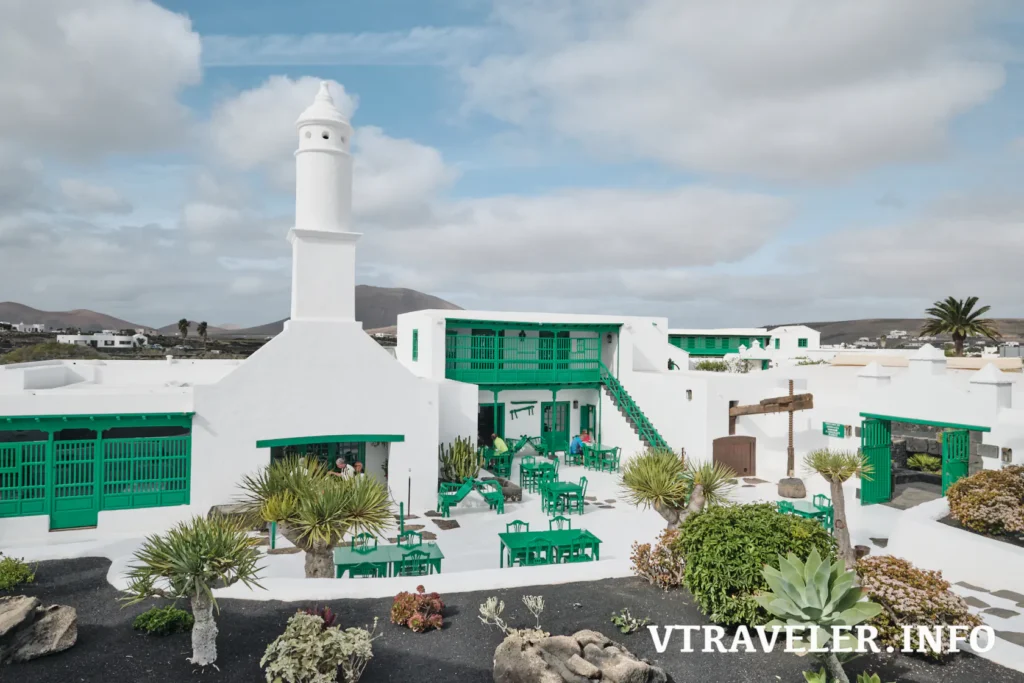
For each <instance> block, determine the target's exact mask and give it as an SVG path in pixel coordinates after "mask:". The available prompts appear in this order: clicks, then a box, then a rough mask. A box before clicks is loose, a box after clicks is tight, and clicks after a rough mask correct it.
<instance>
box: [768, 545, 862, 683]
mask: <svg viewBox="0 0 1024 683" xmlns="http://www.w3.org/2000/svg"><path fill="white" fill-rule="evenodd" d="M762 575H763V576H764V579H765V582H767V584H768V586H769V588H771V590H770V591H768V592H767V593H762V594H760V595H758V596H757V597H756V600H757V602H758V604H759V605H761V607H763V608H765V609H766V610H768V612H769V613H770V614H771V615H773V616H774V617H776V618H775V619H773V620H772V621H770V622H768V626H777V627H785V626H800V627H803V629H804V633H805V634H808V635H809V636H810V640H799V641H797V648H798V649H801V650H804V651H805V653H806V652H807V651H810V649H811V645H812V644H816V645H817V646H818V647H824V646H825V645H826V644H828V642H829V641H830V640H831V639H832V628H833V627H835V626H856V625H857V624H860V623H862V622H865V621H867V620H869V619H871V618H872V617H874V616H876V615H877V614H878V613H879V612H881V611H882V608H881V606H879V605H877V604H876V603H873V602H871V601H870V600H867V599H865V598H864V594H863V592H862V591H861V588H860V587H859V586H858V585H857V574H856V572H854V571H846V567H845V565H844V563H843V562H842V560H837V561H836V562H835V563H832V562H830V561H829V560H828V559H824V560H823V559H822V558H821V555H820V554H818V550H817V548H815V549H814V550H812V551H811V554H810V555H808V556H807V561H806V562H804V561H802V560H801V559H800V558H798V557H797V556H796V555H794V554H793V553H790V554H789V556H788V557H782V556H781V555H780V556H779V568H778V569H775V568H774V567H771V566H766V567H765V568H764V570H763V571H762ZM855 644H856V636H855V635H854V634H852V633H846V634H843V635H842V636H840V638H839V639H838V642H837V643H835V647H833V648H832V649H833V650H835V649H845V650H852V648H853V646H854V645H855ZM823 659H824V662H823V663H824V664H825V666H826V667H827V668H828V670H829V673H831V674H832V676H833V677H834V678H835V680H837V681H840V682H841V683H850V680H849V679H848V678H847V677H846V673H845V672H844V671H843V666H842V664H841V663H840V662H839V658H838V657H837V656H836V654H835V652H828V653H826V654H825V655H824V657H823Z"/></svg>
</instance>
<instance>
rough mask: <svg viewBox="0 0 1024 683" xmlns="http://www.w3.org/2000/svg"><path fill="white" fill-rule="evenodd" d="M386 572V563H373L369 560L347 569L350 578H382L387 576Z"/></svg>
mask: <svg viewBox="0 0 1024 683" xmlns="http://www.w3.org/2000/svg"><path fill="white" fill-rule="evenodd" d="M387 574H388V568H387V565H379V564H373V563H370V562H363V563H362V564H357V565H356V566H354V567H350V568H349V570H348V575H349V578H352V579H376V578H383V577H385V576H387Z"/></svg>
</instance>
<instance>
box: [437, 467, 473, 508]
mask: <svg viewBox="0 0 1024 683" xmlns="http://www.w3.org/2000/svg"><path fill="white" fill-rule="evenodd" d="M472 490H473V480H472V479H470V478H469V477H466V480H465V481H464V482H463V483H462V484H456V483H454V482H450V481H443V482H441V489H440V490H439V491H438V492H437V511H438V512H440V513H441V516H442V517H448V516H449V514H450V511H451V508H452V506H454V505H458V504H459V503H461V502H462V501H463V499H464V498H465V497H466V496H468V495H469V492H470V491H472Z"/></svg>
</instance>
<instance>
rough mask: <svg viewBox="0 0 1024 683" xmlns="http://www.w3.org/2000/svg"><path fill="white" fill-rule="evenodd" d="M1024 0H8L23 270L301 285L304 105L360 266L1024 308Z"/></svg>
mask: <svg viewBox="0 0 1024 683" xmlns="http://www.w3.org/2000/svg"><path fill="white" fill-rule="evenodd" d="M1022 44H1024V8H1022V7H1021V4H1020V3H1019V2H1013V1H1012V0H829V1H828V2H822V1H821V0H716V1H715V2H711V1H710V0H629V1H628V2H627V1H626V0H374V2H372V3H371V2H363V1H361V0H360V1H356V0H290V1H289V2H287V3H285V2H279V1H277V0H217V1H216V2H212V1H210V0H161V1H160V2H153V1H151V0H46V1H45V2H40V1H39V0H4V2H2V3H0V300H11V301H18V302H21V303H25V304H28V305H30V306H34V307H37V308H44V309H48V310H63V309H69V308H92V309H95V310H100V311H103V312H105V313H109V314H112V315H116V316H119V317H122V318H125V319H128V320H131V321H133V322H138V323H141V324H148V325H162V324H167V323H168V322H170V321H173V320H176V319H178V318H180V317H182V316H186V317H188V318H190V319H195V320H208V321H210V322H211V324H220V323H236V324H242V325H248V324H258V323H263V322H267V321H270V320H274V319H278V318H281V317H284V316H285V315H287V309H288V287H289V268H290V258H289V249H288V244H287V242H286V240H285V235H286V233H287V230H288V228H289V227H290V225H291V219H292V215H293V210H294V198H293V184H294V167H293V164H294V159H293V157H292V151H293V150H294V148H295V144H296V137H295V131H294V126H293V124H294V120H295V118H296V117H297V115H298V113H299V112H301V111H302V109H304V108H305V106H306V105H307V104H308V103H309V102H310V101H311V99H312V97H313V95H314V94H315V93H316V89H317V83H318V81H319V80H320V79H326V80H329V81H331V82H332V87H333V92H334V96H335V100H336V101H337V102H338V103H339V104H340V105H342V106H343V108H345V109H346V110H347V111H348V112H350V113H351V115H352V122H353V125H354V126H355V127H356V140H355V153H356V180H355V199H354V203H355V216H356V224H357V229H358V230H359V231H360V232H362V233H364V237H363V239H362V240H361V242H360V247H359V249H360V251H359V272H358V274H357V279H358V280H359V281H360V282H362V283H366V284H376V285H384V286H403V287H412V288H415V289H419V290H422V291H425V292H429V293H432V294H436V295H438V296H442V297H444V298H447V299H449V300H451V301H453V302H455V303H458V304H460V305H462V306H464V307H467V308H496V309H505V310H548V311H568V312H594V313H636V314H657V315H666V316H668V317H669V318H670V321H671V323H672V324H673V326H677V327H697V326H707V325H737V326H738V325H761V324H768V323H777V322H788V321H803V320H827V319H844V318H855V317H899V316H917V315H919V314H920V312H921V310H922V308H923V307H924V306H925V305H926V304H928V303H930V302H931V301H933V300H935V299H937V298H942V297H945V296H947V295H950V294H952V295H956V296H968V295H977V296H980V297H982V298H983V299H984V300H985V301H986V302H987V303H991V304H992V305H993V313H994V314H996V315H999V316H1024V299H1022V297H1021V296H1019V292H1021V291H1024V267H1022V257H1024V192H1022V180H1024V106H1022V105H1024V82H1022V78H1024V68H1022V60H1021V58H1022V54H1021V52H1020V48H1019V47H1018V46H1020V45H1022Z"/></svg>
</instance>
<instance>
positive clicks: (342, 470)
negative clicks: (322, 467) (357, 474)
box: [331, 458, 353, 479]
mask: <svg viewBox="0 0 1024 683" xmlns="http://www.w3.org/2000/svg"><path fill="white" fill-rule="evenodd" d="M334 464H335V465H337V466H338V471H337V472H331V474H333V475H334V476H336V477H341V478H342V479H349V478H351V477H352V474H353V472H352V468H351V467H349V466H348V463H347V462H345V458H338V459H337V460H335V461H334Z"/></svg>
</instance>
